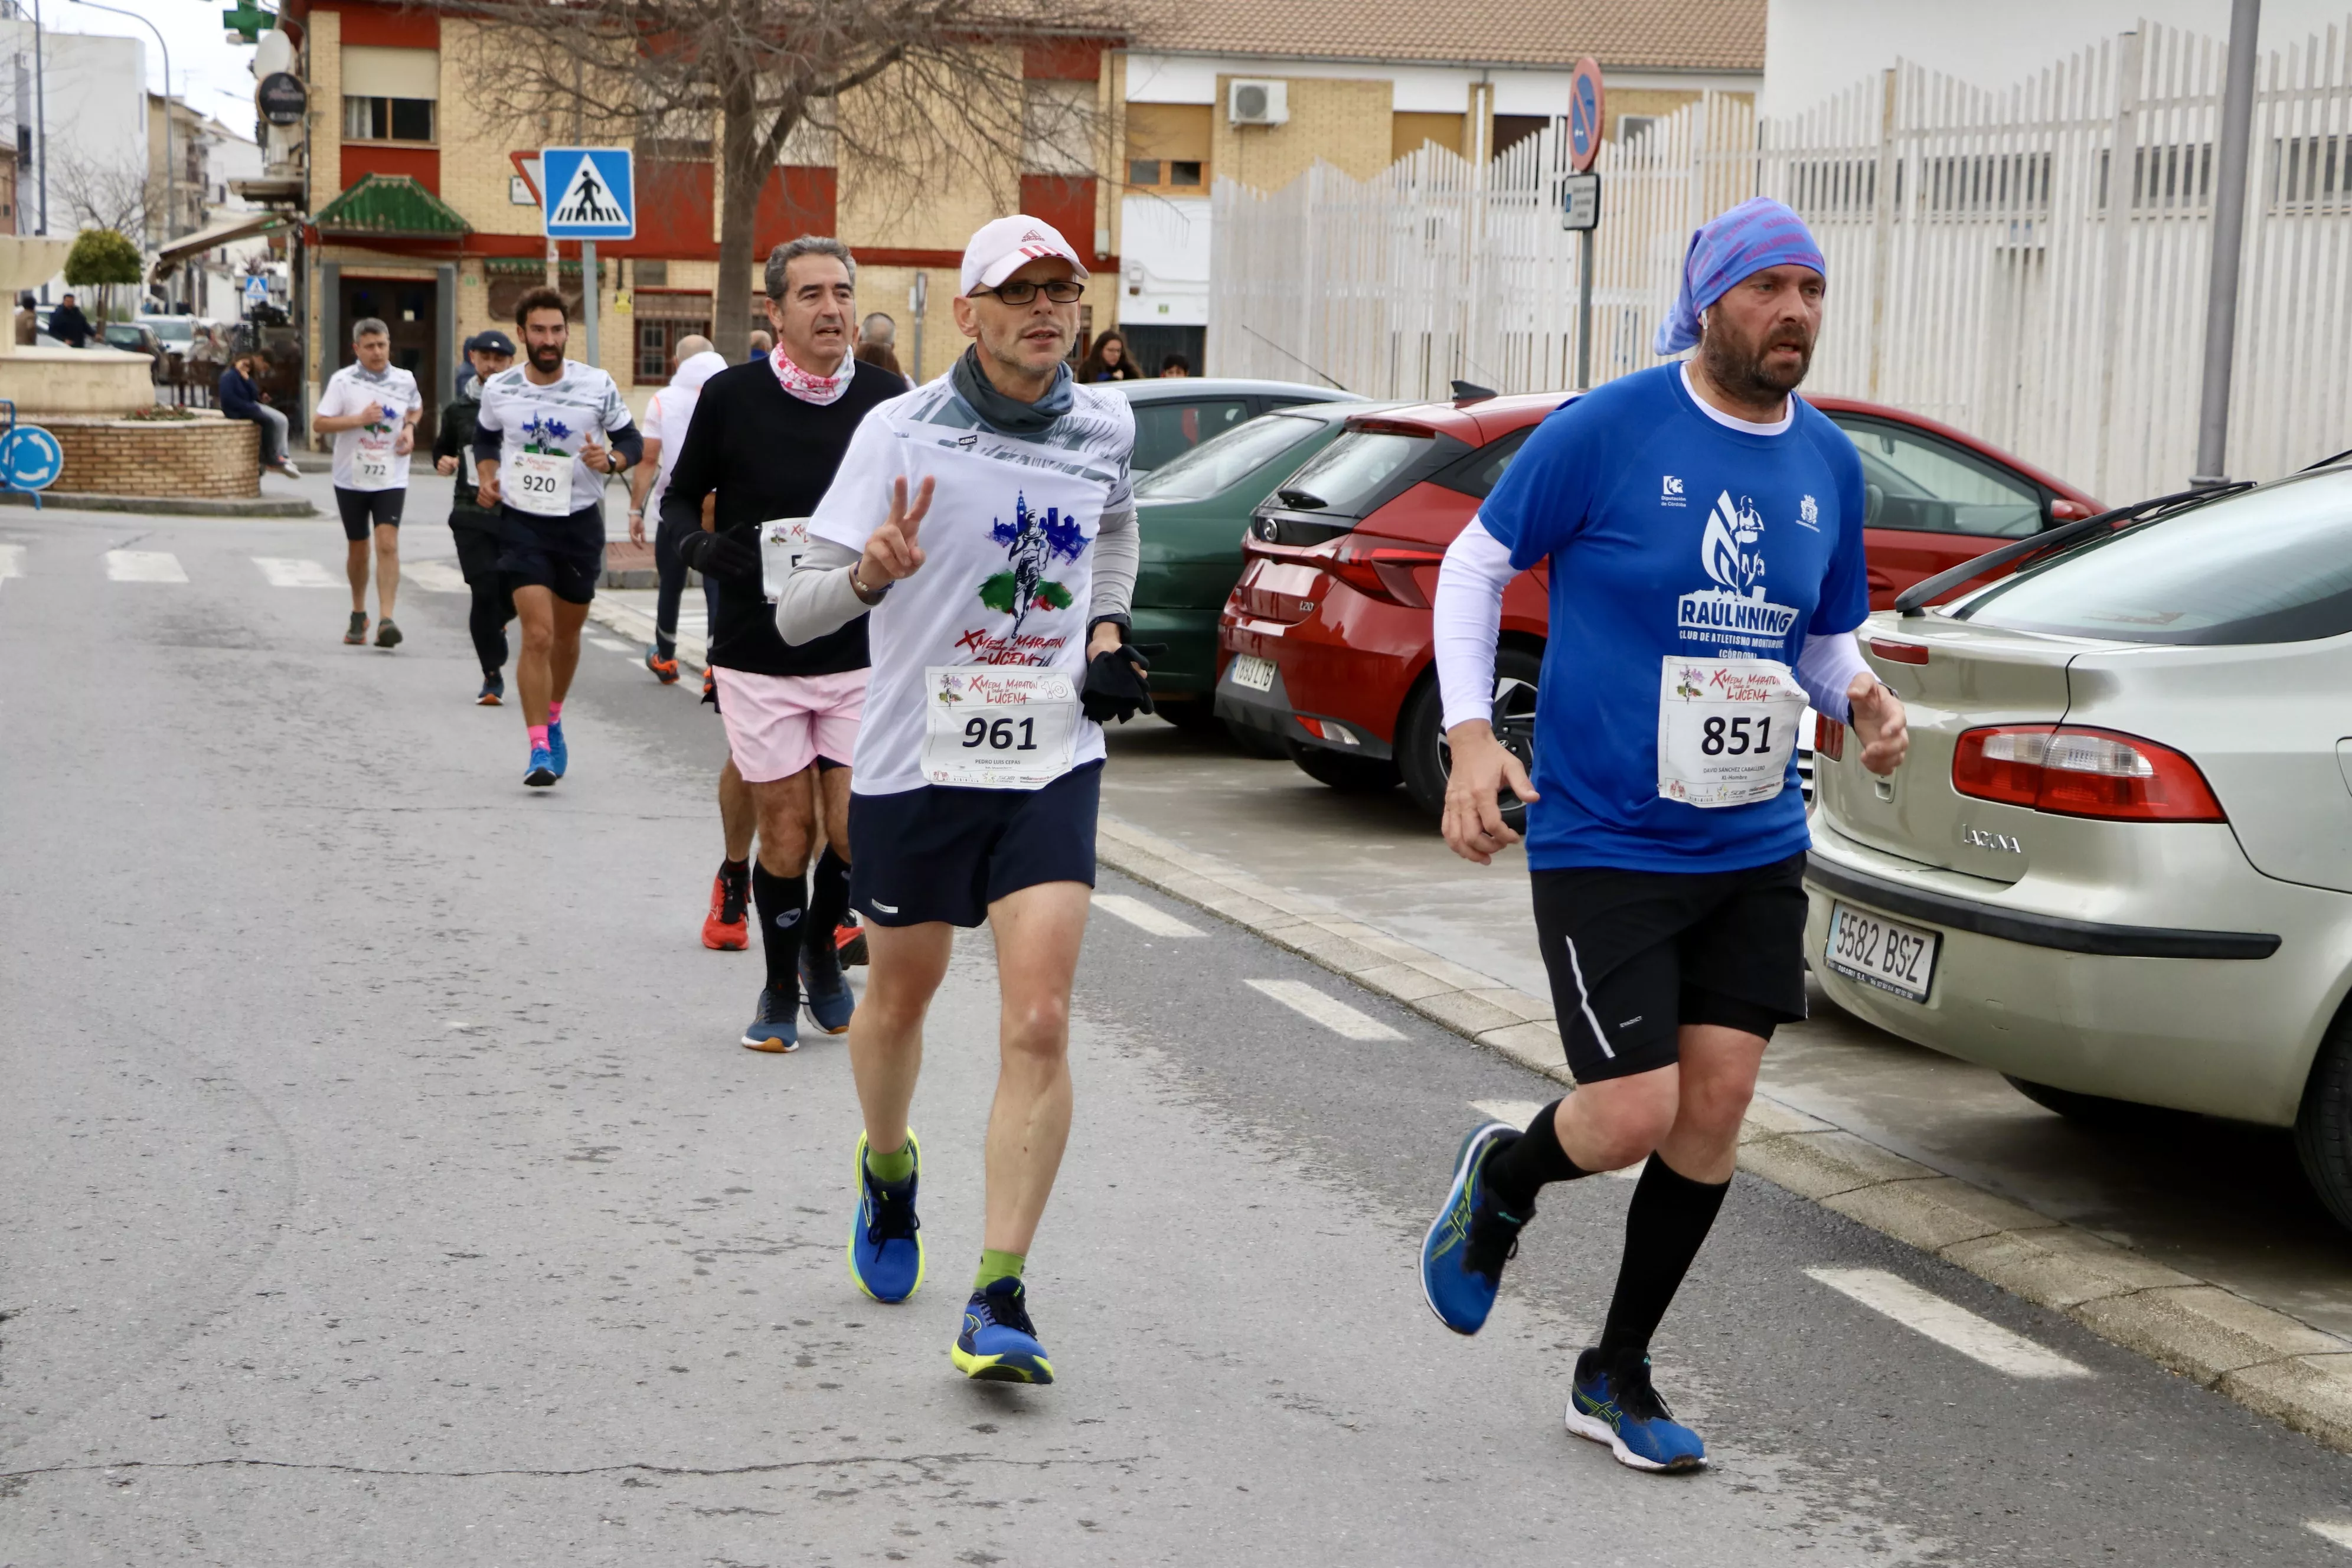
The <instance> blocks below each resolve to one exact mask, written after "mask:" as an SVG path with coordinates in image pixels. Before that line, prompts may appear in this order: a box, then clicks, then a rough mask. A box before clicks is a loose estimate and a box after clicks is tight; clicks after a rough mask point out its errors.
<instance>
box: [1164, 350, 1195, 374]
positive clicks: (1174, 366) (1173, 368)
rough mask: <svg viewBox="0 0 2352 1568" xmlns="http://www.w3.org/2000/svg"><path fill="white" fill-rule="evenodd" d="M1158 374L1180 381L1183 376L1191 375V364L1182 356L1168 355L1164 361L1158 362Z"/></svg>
mask: <svg viewBox="0 0 2352 1568" xmlns="http://www.w3.org/2000/svg"><path fill="white" fill-rule="evenodd" d="M1160 374H1161V375H1163V376H1174V377H1176V378H1177V379H1178V380H1181V379H1183V378H1184V377H1185V376H1188V375H1190V374H1192V361H1191V360H1188V359H1186V358H1185V357H1184V356H1183V355H1182V354H1170V355H1169V356H1168V357H1167V358H1166V359H1163V360H1161V361H1160Z"/></svg>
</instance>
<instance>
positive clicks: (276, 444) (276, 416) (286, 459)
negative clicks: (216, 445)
mask: <svg viewBox="0 0 2352 1568" xmlns="http://www.w3.org/2000/svg"><path fill="white" fill-rule="evenodd" d="M254 358H255V356H253V355H252V354H239V355H237V356H236V363H234V364H232V365H230V366H229V367H228V368H227V369H226V370H225V371H223V372H221V375H220V386H219V389H218V395H219V398H220V408H221V412H222V413H223V414H225V415H226V416H228V417H229V418H231V419H247V420H250V421H252V422H253V423H254V424H256V425H258V426H261V466H262V467H263V468H268V469H271V470H273V471H275V472H277V473H280V474H283V475H285V476H286V477H287V478H288V479H300V478H301V477H302V470H301V469H299V468H296V467H295V466H294V459H293V458H291V457H290V456H289V455H288V453H287V450H286V416H285V415H283V414H280V413H279V412H278V410H277V409H275V408H272V407H270V406H269V405H268V403H267V402H265V401H264V397H265V394H264V393H263V392H262V390H261V388H260V387H258V386H257V385H256V384H254V380H253V369H254Z"/></svg>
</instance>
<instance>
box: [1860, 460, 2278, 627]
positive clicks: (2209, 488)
mask: <svg viewBox="0 0 2352 1568" xmlns="http://www.w3.org/2000/svg"><path fill="white" fill-rule="evenodd" d="M2253 488H2254V486H2253V481H2252V480H2251V479H2241V480H2239V481H2238V482H2237V483H2235V484H2230V485H2206V486H2204V487H2203V488H2201V489H2189V490H2175V491H2174V492H2173V493H2172V494H2170V495H2168V496H2158V497H2156V498H2155V499H2154V500H2144V501H2139V502H2137V503H2135V504H2134V505H2131V506H2119V507H2117V508H2116V509H2115V510H2113V511H2103V512H2101V513H2099V514H2098V516H2096V517H2086V518H2084V519H2083V520H2082V521H2080V522H2070V523H2068V524H2066V525H2065V526H2064V527H2063V528H2053V529H2052V530H2051V531H2049V532H2047V533H2037V534H2035V535H2034V536H2033V537H2032V538H2031V539H2021V540H2018V541H2017V542H2015V543H2013V544H2004V545H2002V546H2001V547H2000V549H1998V550H1989V551H1987V552H1984V553H1983V554H1982V555H1979V556H1977V557H1975V558H1974V559H1972V560H1968V561H1963V562H1961V563H1959V564H1958V566H1955V567H1953V568H1952V569H1951V570H1950V571H1948V572H1938V573H1937V574H1935V575H1934V576H1933V577H1930V578H1927V580H1926V581H1924V582H1919V583H1914V584H1911V586H1909V587H1908V588H1906V589H1904V590H1903V592H1902V593H1900V594H1898V595H1895V614H1896V615H1898V616H1920V615H1925V614H1927V602H1928V601H1929V600H1931V599H1937V598H1941V597H1942V596H1943V595H1946V594H1948V593H1950V592H1951V591H1952V590H1953V589H1955V588H1957V587H1958V586H1960V584H1963V583H1969V582H1972V581H1974V580H1975V579H1977V578H1979V577H1981V576H1983V575H1984V574H1986V573H1988V572H1990V571H1991V570H1992V569H1993V568H1995V567H1997V566H2006V565H2008V564H2009V563H2011V562H2012V561H2021V560H2023V559H2024V558H2025V557H2026V556H2029V555H2036V554H2039V553H2041V552H2043V551H2045V550H2063V549H2065V548H2068V547H2069V546H2072V545H2073V544H2074V543H2075V542H2078V541H2080V540H2084V539H2087V538H2089V537H2090V536H2092V535H2093V534H2099V533H2110V532H2113V531H2115V530H2116V529H2119V528H2125V527H2128V526H2130V525H2131V524H2133V523H2137V522H2153V521H2156V520H2157V519H2158V518H2160V517H2169V516H2171V515H2172V514H2173V513H2174V512H2177V511H2186V510H2189V508H2190V507H2194V506H2202V505H2203V504H2204V503H2205V502H2207V501H2209V500H2221V498H2222V497H2223V496H2233V495H2236V494H2237V493H2238V492H2239V491H2240V490H2250V489H2253Z"/></svg>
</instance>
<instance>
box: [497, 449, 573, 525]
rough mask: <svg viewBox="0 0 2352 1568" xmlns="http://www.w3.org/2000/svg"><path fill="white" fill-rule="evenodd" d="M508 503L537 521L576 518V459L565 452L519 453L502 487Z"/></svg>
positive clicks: (511, 460)
mask: <svg viewBox="0 0 2352 1568" xmlns="http://www.w3.org/2000/svg"><path fill="white" fill-rule="evenodd" d="M500 489H503V490H504V491H505V492H506V502H507V504H508V505H509V506H510V507H512V508H514V509H515V510H517V511H527V512H530V513H531V514H533V515H534V516H537V517H569V516H571V515H572V459H571V458H570V457H568V456H566V455H565V454H564V453H562V452H517V453H515V454H514V455H513V456H512V457H510V458H508V459H507V460H506V473H505V475H504V477H503V482H502V483H501V485H500Z"/></svg>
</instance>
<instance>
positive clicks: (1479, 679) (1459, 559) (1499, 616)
mask: <svg viewBox="0 0 2352 1568" xmlns="http://www.w3.org/2000/svg"><path fill="white" fill-rule="evenodd" d="M1517 575H1518V571H1517V568H1516V567H1514V566H1513V565H1512V564H1511V552H1510V550H1509V549H1508V548H1507V546H1505V545H1504V544H1503V543H1502V542H1501V541H1499V540H1497V539H1496V537H1495V536H1494V535H1493V534H1491V533H1488V532H1487V531H1486V524H1485V523H1483V522H1481V521H1478V519H1476V518H1475V517H1474V518H1472V519H1471V520H1470V525H1469V526H1468V527H1467V528H1465V529H1464V530H1463V531H1461V533H1459V534H1458V535H1456V536H1455V538H1454V542H1453V543H1452V544H1450V545H1448V546H1447V547H1446V551H1445V562H1444V564H1443V565H1442V566H1440V567H1439V568H1438V569H1437V599H1436V602H1435V604H1434V605H1433V616H1432V618H1433V620H1434V621H1435V623H1436V625H1435V633H1436V637H1435V640H1436V647H1437V687H1438V692H1439V695H1440V696H1442V697H1443V698H1444V703H1445V727H1446V728H1447V729H1449V730H1451V729H1452V728H1454V725H1456V724H1461V723H1465V722H1467V721H1470V720H1473V719H1486V720H1491V719H1493V718H1494V716H1495V644H1496V641H1497V640H1499V639H1500V637H1502V634H1503V590H1504V588H1506V587H1507V586H1508V585H1509V584H1510V581H1511V579H1512V578H1514V577H1516V576H1517Z"/></svg>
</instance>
